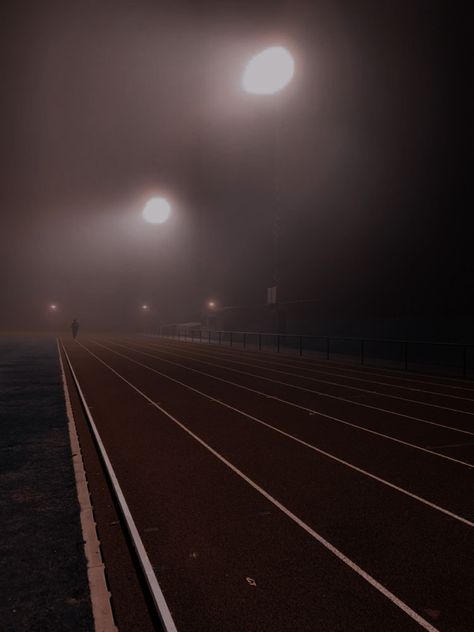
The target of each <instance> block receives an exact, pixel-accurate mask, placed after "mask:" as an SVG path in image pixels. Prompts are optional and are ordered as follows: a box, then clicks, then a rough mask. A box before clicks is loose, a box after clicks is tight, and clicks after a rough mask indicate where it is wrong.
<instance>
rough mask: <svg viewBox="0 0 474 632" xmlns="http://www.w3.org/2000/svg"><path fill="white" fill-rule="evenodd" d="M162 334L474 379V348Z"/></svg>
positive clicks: (174, 329) (204, 332)
mask: <svg viewBox="0 0 474 632" xmlns="http://www.w3.org/2000/svg"><path fill="white" fill-rule="evenodd" d="M159 335H160V336H163V337H166V338H172V339H175V340H182V341H188V342H198V343H206V344H216V345H227V346H230V347H238V348H240V349H248V350H258V351H274V352H276V353H286V354H288V353H291V354H294V355H297V356H305V357H313V358H319V359H321V358H324V359H326V360H339V361H342V362H352V363H357V364H360V365H370V366H379V367H385V368H396V369H403V370H406V371H418V372H428V373H438V374H444V375H455V376H462V377H465V378H467V377H474V344H460V343H449V342H429V341H419V340H418V341H417V340H395V339H377V338H340V337H336V336H309V335H301V334H279V333H267V332H251V331H215V330H210V329H200V328H189V327H181V326H179V325H170V326H163V327H161V328H160V332H159Z"/></svg>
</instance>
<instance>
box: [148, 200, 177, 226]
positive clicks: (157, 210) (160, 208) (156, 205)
mask: <svg viewBox="0 0 474 632" xmlns="http://www.w3.org/2000/svg"><path fill="white" fill-rule="evenodd" d="M170 213H171V206H170V203H169V202H168V200H165V198H162V197H154V198H151V199H150V200H148V202H147V203H146V204H145V208H144V209H143V219H145V220H146V221H147V222H149V223H150V224H163V222H166V220H167V219H168V217H169V216H170Z"/></svg>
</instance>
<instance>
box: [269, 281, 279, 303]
mask: <svg viewBox="0 0 474 632" xmlns="http://www.w3.org/2000/svg"><path fill="white" fill-rule="evenodd" d="M276 302H277V286H276V285H274V286H273V287H267V305H276Z"/></svg>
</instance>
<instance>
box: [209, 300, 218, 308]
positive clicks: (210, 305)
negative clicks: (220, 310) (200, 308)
mask: <svg viewBox="0 0 474 632" xmlns="http://www.w3.org/2000/svg"><path fill="white" fill-rule="evenodd" d="M207 306H208V307H209V309H214V307H215V306H216V302H215V301H209V302H208V303H207Z"/></svg>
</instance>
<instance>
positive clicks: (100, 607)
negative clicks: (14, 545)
mask: <svg viewBox="0 0 474 632" xmlns="http://www.w3.org/2000/svg"><path fill="white" fill-rule="evenodd" d="M56 344H57V347H58V356H59V366H60V369H61V378H62V383H63V391H64V401H65V404H66V415H67V418H68V430H69V442H70V444H71V454H72V464H73V469H74V477H75V480H76V491H77V500H78V502H79V507H80V520H81V531H82V540H83V542H84V553H85V556H86V560H87V579H88V580H89V591H90V595H91V604H92V615H93V618H94V630H95V631H96V632H117V630H118V629H117V626H116V625H115V621H114V616H113V614H112V606H111V603H110V592H109V590H108V588H107V582H106V579H105V565H104V561H103V559H102V553H101V550H100V544H99V538H98V536H97V530H96V528H95V520H94V512H93V509H92V504H91V498H90V495H89V488H88V485H87V477H86V472H85V469H84V462H83V460H82V452H81V446H80V444H79V439H78V436H77V430H76V423H75V421H74V414H73V412H72V406H71V399H70V397H69V390H68V385H67V380H66V374H65V372H64V364H63V359H62V356H61V349H60V347H59V340H58V339H56Z"/></svg>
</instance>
